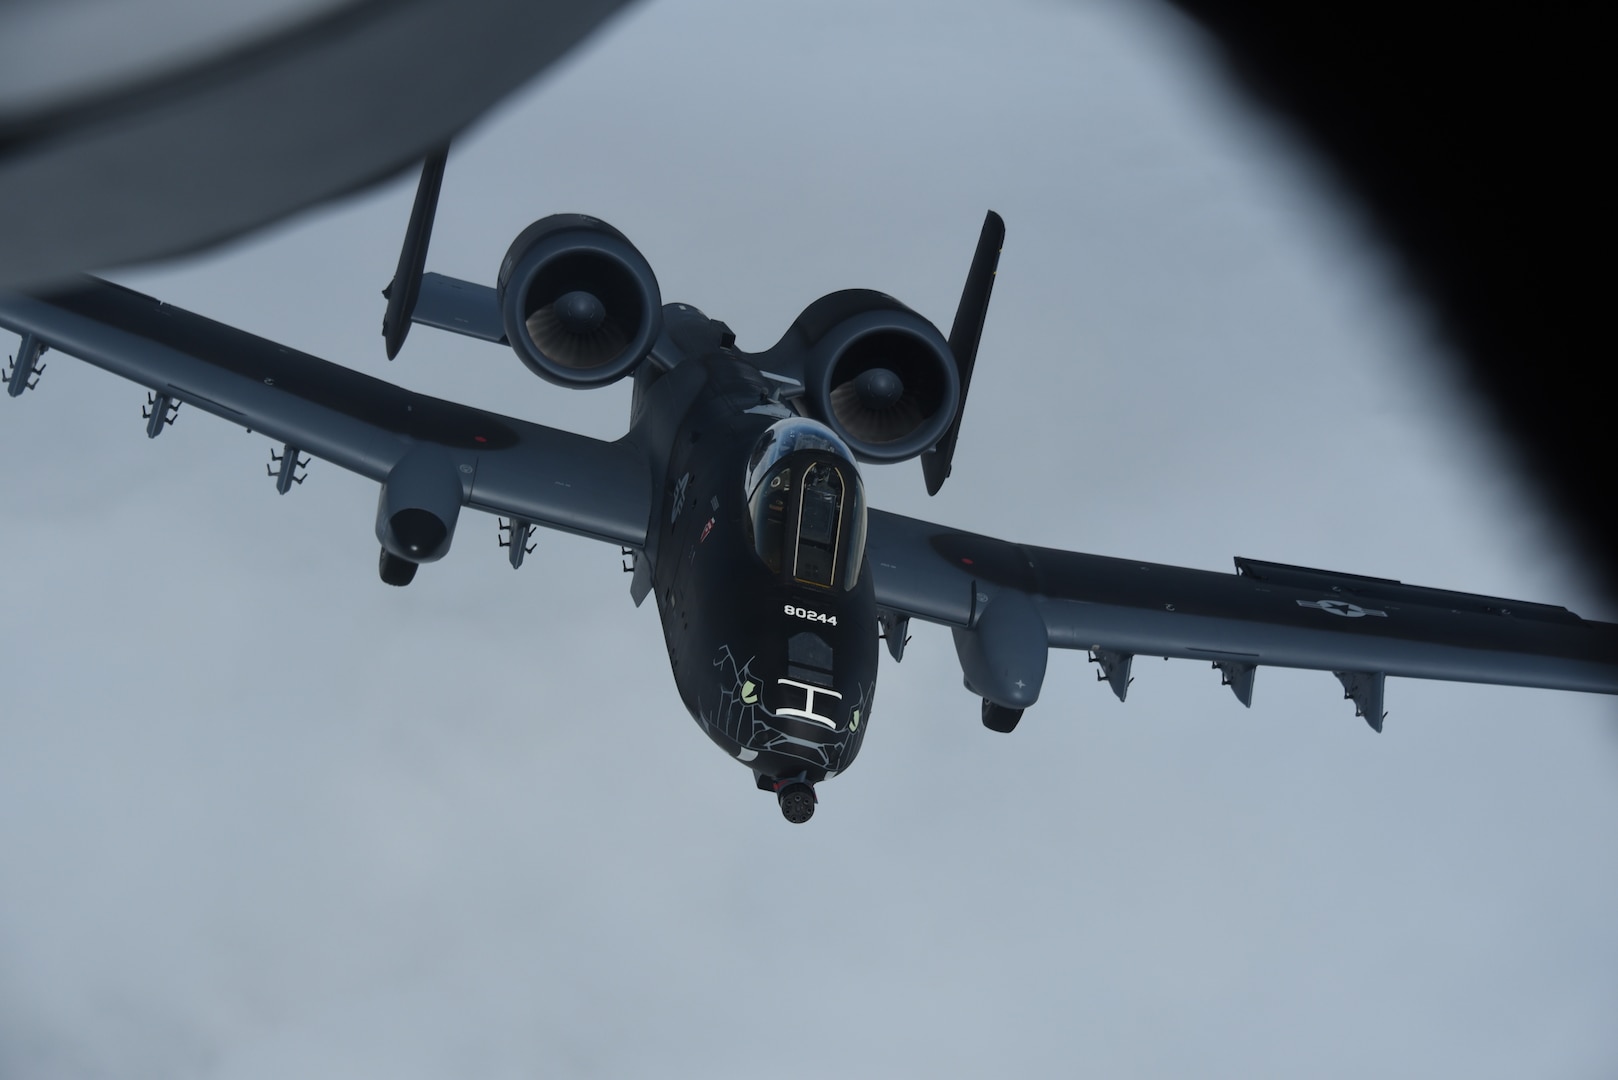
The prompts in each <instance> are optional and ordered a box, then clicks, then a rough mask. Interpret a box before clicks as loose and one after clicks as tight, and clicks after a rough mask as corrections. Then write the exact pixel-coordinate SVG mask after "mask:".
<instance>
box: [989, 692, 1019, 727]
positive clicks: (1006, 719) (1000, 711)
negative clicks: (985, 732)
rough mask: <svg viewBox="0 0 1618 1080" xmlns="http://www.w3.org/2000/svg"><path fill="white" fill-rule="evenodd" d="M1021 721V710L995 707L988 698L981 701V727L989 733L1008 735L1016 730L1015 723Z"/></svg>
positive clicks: (1000, 706) (1001, 706)
mask: <svg viewBox="0 0 1618 1080" xmlns="http://www.w3.org/2000/svg"><path fill="white" fill-rule="evenodd" d="M1021 719H1022V710H1021V709H1008V708H1006V706H1004V705H996V704H995V703H994V702H992V701H990V700H989V699H988V698H984V699H983V726H984V727H986V728H988V729H989V730H990V731H1000V732H1008V733H1009V732H1011V731H1014V730H1016V727H1017V721H1019V720H1021Z"/></svg>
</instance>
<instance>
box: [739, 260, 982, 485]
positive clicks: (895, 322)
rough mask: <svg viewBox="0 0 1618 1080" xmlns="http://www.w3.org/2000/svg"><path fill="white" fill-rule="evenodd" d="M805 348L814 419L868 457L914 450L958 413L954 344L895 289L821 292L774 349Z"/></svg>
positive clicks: (892, 457)
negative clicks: (893, 294)
mask: <svg viewBox="0 0 1618 1080" xmlns="http://www.w3.org/2000/svg"><path fill="white" fill-rule="evenodd" d="M800 350H801V359H800V361H799V363H800V364H801V368H800V370H801V371H802V373H803V381H804V391H805V395H806V397H807V399H808V405H809V407H810V409H811V410H812V411H813V413H814V416H815V419H817V420H820V421H821V422H823V423H825V424H826V425H827V426H828V427H830V428H831V429H832V430H833V431H835V432H837V434H838V435H839V436H841V437H842V439H843V440H844V441H845V442H846V443H848V445H849V448H850V449H852V450H853V451H854V453H855V455H856V456H858V457H859V458H860V460H862V461H871V462H884V461H903V460H904V459H905V458H911V457H915V456H916V455H917V454H920V453H922V452H923V451H925V450H930V449H932V447H933V446H934V445H936V444H937V442H938V440H939V439H940V438H942V437H943V435H944V432H945V431H946V430H947V429H948V428H949V425H950V422H951V421H953V420H954V419H955V410H956V408H957V407H958V406H959V404H960V399H961V380H960V374H959V372H958V371H957V370H956V365H955V357H954V354H952V353H951V352H950V348H949V343H948V342H947V341H945V340H944V336H943V335H942V334H940V333H939V332H938V328H937V327H935V326H933V324H932V323H930V322H928V321H927V320H926V319H924V318H922V317H921V316H920V315H918V314H916V313H915V312H914V311H911V310H910V309H909V308H907V307H905V306H904V305H903V304H901V303H899V301H897V300H895V299H893V297H891V296H887V295H885V294H883V293H879V292H873V291H871V290H869V289H847V290H844V291H842V292H835V293H831V294H829V295H827V296H823V297H821V298H820V299H819V300H816V301H815V302H814V303H813V304H810V305H809V306H808V307H807V308H806V309H804V312H803V314H802V315H799V316H798V318H797V320H796V321H795V322H794V323H793V324H792V328H791V329H790V330H788V331H787V335H786V337H785V338H783V339H782V340H781V343H780V344H779V345H777V346H776V347H775V349H773V350H771V351H772V352H775V353H779V352H783V351H784V352H797V351H800ZM781 359H782V360H789V357H786V356H782V357H781ZM781 366H783V367H790V366H793V365H791V364H790V363H786V364H782V365H781Z"/></svg>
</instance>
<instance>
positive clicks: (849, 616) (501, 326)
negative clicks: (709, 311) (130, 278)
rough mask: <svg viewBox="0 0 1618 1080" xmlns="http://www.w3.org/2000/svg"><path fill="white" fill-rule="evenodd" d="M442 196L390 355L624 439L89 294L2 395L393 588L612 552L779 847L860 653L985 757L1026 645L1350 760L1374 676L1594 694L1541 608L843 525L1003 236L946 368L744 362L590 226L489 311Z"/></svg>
mask: <svg viewBox="0 0 1618 1080" xmlns="http://www.w3.org/2000/svg"><path fill="white" fill-rule="evenodd" d="M443 166H444V157H443V155H442V154H439V155H435V156H434V157H433V158H431V159H429V161H428V162H427V164H426V166H425V167H424V169H423V172H422V179H421V184H420V187H419V189H418V191H417V197H416V205H415V207H414V209H413V211H412V214H411V221H410V226H409V229H408V231H407V233H406V238H405V244H404V249H403V251H402V252H401V254H400V258H399V266H398V270H397V272H396V273H395V275H394V278H393V282H392V284H391V285H390V286H389V289H388V290H387V295H388V308H387V313H386V315H385V318H384V322H383V334H384V337H385V339H386V346H387V351H388V355H389V356H390V357H392V356H393V355H395V354H396V353H397V351H398V349H399V347H400V345H401V344H402V343H403V341H404V338H405V334H406V332H407V331H408V329H409V327H410V325H411V324H412V322H415V323H423V324H426V325H429V326H434V327H438V328H439V329H443V330H449V331H454V332H456V333H461V334H467V335H470V336H472V337H476V338H482V339H484V340H487V341H490V342H496V343H499V344H503V345H506V346H508V347H509V348H511V349H512V351H514V352H515V353H516V354H517V357H518V359H520V360H521V361H522V362H523V363H524V364H526V365H527V366H528V367H529V368H530V369H531V370H532V371H533V372H534V373H535V374H536V375H539V376H540V377H541V378H544V379H546V380H548V381H550V382H553V383H557V384H559V385H561V386H564V387H571V388H575V389H582V388H588V387H598V386H603V385H606V384H608V383H612V382H615V381H617V380H618V379H623V378H630V379H633V380H634V393H633V398H632V405H631V410H630V418H629V431H628V433H627V434H626V435H624V436H623V437H622V438H620V439H618V440H617V441H615V442H610V443H609V442H602V441H599V440H596V439H590V438H585V437H583V436H579V435H574V434H571V433H568V432H564V431H558V430H555V429H552V428H548V427H543V426H540V425H537V424H532V423H528V422H525V421H522V420H517V419H513V418H510V417H505V416H499V415H496V414H494V413H489V412H485V411H483V410H480V409H474V408H470V407H467V406H464V405H458V404H455V403H454V402H449V401H442V400H438V399H435V398H430V397H426V396H423V395H420V394H415V393H412V392H410V391H407V390H404V389H401V388H399V387H397V386H394V385H392V384H390V383H386V382H383V381H380V380H378V379H374V378H371V377H369V376H366V375H362V374H360V373H358V372H355V371H353V370H350V369H348V368H345V367H341V366H338V365H336V364H332V363H328V362H327V361H324V360H320V359H317V358H315V357H313V356H309V355H306V354H304V353H300V352H296V351H294V350H291V349H288V348H285V347H282V346H280V345H277V344H275V343H274V342H271V341H267V340H265V339H263V338H259V337H255V336H253V335H251V334H248V333H245V332H243V331H240V330H236V329H233V328H232V327H229V326H225V325H223V324H221V323H217V322H214V321H212V320H209V319H206V318H203V317H202V316H200V315H194V314H192V313H190V312H188V311H183V310H180V309H179V308H175V307H171V306H169V305H166V304H164V303H162V302H160V301H158V300H154V299H152V298H150V297H147V296H143V295H141V294H139V293H136V292H133V291H131V290H129V289H125V288H122V287H120V286H118V285H114V284H110V283H108V282H105V281H100V280H97V279H94V278H82V279H79V280H77V281H75V282H72V283H69V284H67V285H65V286H62V287H59V288H56V289H53V290H50V291H47V292H40V293H36V294H34V295H20V294H13V293H0V325H4V326H6V327H8V328H10V329H11V330H14V331H16V332H18V333H20V334H21V335H22V344H21V348H20V351H19V353H18V355H17V357H16V360H15V362H14V364H13V366H12V369H11V370H10V371H9V372H8V373H7V376H6V378H7V381H8V389H9V390H10V393H11V394H12V395H13V396H16V395H19V394H21V393H22V392H23V391H24V390H25V389H26V388H28V387H30V386H32V385H34V383H35V382H36V381H37V376H38V374H39V372H40V371H42V370H43V365H42V364H41V362H40V356H41V354H42V353H43V352H44V351H45V349H46V348H50V349H54V350H57V351H60V352H63V353H66V354H69V355H72V356H77V357H79V358H81V359H83V360H86V361H88V362H90V363H92V364H95V365H97V366H100V367H103V368H106V369H107V370H109V371H112V372H115V373H117V374H119V375H123V376H124V377H126V378H128V379H131V380H133V381H134V382H137V383H140V384H142V385H143V386H145V387H146V388H147V389H148V390H149V391H150V395H149V400H148V406H147V409H146V411H145V416H146V419H147V433H148V434H149V435H151V436H153V437H155V436H157V435H158V434H160V433H161V432H162V430H163V428H164V427H165V425H166V424H167V423H169V422H170V421H171V420H172V418H173V415H174V411H175V410H176V409H177V408H178V407H179V405H180V404H181V403H184V404H186V405H190V406H192V407H194V408H197V409H201V410H203V411H205V412H210V413H213V414H215V415H216V416H220V417H223V418H225V419H227V420H231V421H234V422H235V423H238V424H241V425H243V426H244V427H248V428H250V429H251V430H253V431H259V432H263V433H265V434H267V435H269V436H271V437H272V438H273V439H275V440H277V441H278V442H280V443H282V444H283V446H282V449H281V451H280V453H279V454H272V468H271V473H272V475H274V476H275V477H276V484H277V487H278V489H279V490H280V491H282V492H283V493H284V492H286V491H287V490H289V489H290V488H291V486H292V484H293V483H295V482H297V480H298V479H299V473H298V470H299V469H301V468H302V467H303V465H304V464H305V463H306V462H307V457H306V455H312V456H315V457H320V458H323V459H326V460H328V461H331V462H334V463H336V464H338V465H341V466H343V467H344V468H348V469H352V470H354V471H355V472H358V473H360V474H362V475H364V476H367V477H370V478H371V479H373V480H376V481H377V482H379V483H380V485H381V495H380V498H379V500H378V504H377V516H376V534H377V538H378V539H379V540H380V541H381V558H380V573H381V577H382V580H383V581H385V582H387V583H389V584H391V585H406V584H408V583H409V582H410V580H411V579H412V578H413V577H414V576H415V574H416V571H417V568H418V567H419V566H420V565H421V564H423V563H430V562H433V561H435V560H437V559H440V558H442V557H443V556H444V554H445V553H446V552H447V551H448V550H449V547H450V541H451V538H452V537H453V535H454V532H455V527H456V523H457V522H458V520H459V517H460V513H461V510H462V508H463V507H471V508H473V509H476V510H482V511H485V512H487V513H490V514H496V515H500V516H502V517H503V518H505V519H506V520H505V521H504V522H502V526H501V529H502V533H503V534H504V540H503V541H502V542H503V543H504V544H505V545H506V546H507V547H508V548H509V557H510V561H511V564H512V565H513V566H520V565H521V563H522V560H523V555H524V553H525V551H526V550H527V546H528V541H529V538H530V536H531V534H532V532H533V530H534V529H535V528H536V527H538V526H546V527H549V528H554V529H563V530H566V531H569V532H573V533H577V534H579V535H582V536H587V537H592V538H595V539H598V540H602V541H605V542H608V543H612V544H617V545H620V546H621V547H622V548H623V549H624V551H625V554H626V556H627V557H629V558H631V559H633V577H632V579H631V595H632V596H633V598H634V600H635V603H636V604H637V605H638V604H640V603H641V602H642V601H644V600H645V598H646V597H647V596H651V597H653V598H654V600H655V602H656V605H657V610H658V614H659V615H660V617H661V618H662V621H663V633H664V638H665V640H666V642H667V644H668V651H669V664H670V666H671V667H672V668H673V671H674V680H675V684H676V685H677V686H678V688H679V692H680V696H681V698H682V699H683V700H684V702H685V705H686V708H687V709H689V710H690V712H691V715H692V716H693V717H694V718H695V719H696V721H697V723H698V725H699V726H701V728H702V729H703V731H705V732H706V733H707V734H708V736H709V737H710V738H711V739H713V741H714V742H715V743H717V744H718V745H719V746H720V747H721V748H722V749H723V750H724V751H725V752H726V753H728V754H730V755H731V756H732V757H734V758H735V759H736V760H737V761H739V762H741V763H742V764H743V765H745V766H747V768H748V769H750V770H751V771H752V772H753V774H754V777H755V779H756V781H757V785H758V787H759V788H761V789H763V790H767V791H773V792H775V794H776V796H777V798H778V801H779V804H780V807H781V811H782V813H783V814H784V815H785V816H786V818H787V819H788V820H789V821H794V822H802V821H806V820H808V819H809V817H810V816H811V815H812V814H813V812H814V807H815V802H816V794H815V785H816V784H818V783H820V782H821V781H823V780H827V779H830V778H831V777H833V776H835V775H836V774H838V773H840V772H842V771H843V770H845V769H847V768H848V767H849V766H850V765H851V764H853V762H854V759H855V757H856V755H857V754H858V753H859V749H860V744H861V742H862V741H863V740H864V738H865V735H866V732H867V731H868V730H869V728H870V724H871V720H872V712H873V706H874V703H875V694H876V676H877V658H878V652H879V649H880V647H881V645H880V642H882V641H883V640H884V639H885V641H886V644H887V649H888V652H889V653H890V654H891V655H892V656H893V658H894V659H895V660H896V661H897V660H899V659H901V658H902V656H903V654H904V648H905V642H906V636H907V628H908V625H909V621H910V620H911V619H923V620H926V621H929V622H934V623H939V624H942V625H945V626H948V627H950V628H951V630H952V631H953V634H954V639H955V648H956V652H957V654H958V656H959V659H960V663H961V670H962V673H963V675H964V678H965V684H966V687H967V688H968V689H969V690H970V691H971V692H972V693H973V694H975V695H977V696H978V697H980V698H981V699H982V717H983V723H984V725H985V726H986V727H988V728H990V729H992V730H994V731H1000V732H1009V731H1011V730H1012V729H1013V728H1015V727H1016V725H1017V722H1018V720H1019V719H1020V718H1021V716H1022V713H1023V710H1025V709H1027V708H1028V707H1029V706H1031V705H1033V704H1034V703H1035V701H1036V700H1037V699H1038V697H1039V692H1040V686H1041V683H1042V682H1043V680H1044V676H1045V666H1046V659H1047V655H1048V652H1049V650H1050V649H1051V648H1052V647H1056V648H1066V649H1084V650H1087V651H1088V653H1089V658H1090V659H1091V660H1092V661H1093V662H1095V663H1096V664H1097V665H1098V666H1099V669H1100V670H1099V675H1098V677H1099V678H1100V679H1102V680H1105V681H1106V682H1107V683H1108V684H1109V685H1110V686H1111V688H1112V690H1113V692H1114V693H1116V694H1117V696H1118V697H1119V698H1120V699H1123V698H1124V696H1125V694H1126V693H1127V691H1128V688H1129V682H1130V664H1131V661H1132V659H1133V658H1134V657H1135V656H1137V655H1150V656H1164V657H1177V658H1185V659H1194V660H1202V661H1204V662H1207V663H1211V664H1212V665H1213V667H1215V668H1217V669H1218V670H1219V671H1220V673H1221V676H1222V682H1223V683H1224V684H1225V685H1228V686H1229V687H1231V689H1232V690H1233V691H1234V692H1235V694H1236V696H1237V698H1239V699H1240V700H1241V702H1242V703H1243V704H1244V705H1250V704H1251V701H1252V694H1253V681H1254V673H1255V672H1256V670H1257V669H1258V668H1259V667H1261V666H1264V665H1273V666H1281V667H1294V668H1310V669H1316V670H1322V671H1329V672H1332V673H1333V674H1334V675H1335V676H1336V677H1337V679H1338V681H1339V682H1340V683H1341V684H1342V688H1343V690H1344V695H1345V697H1347V698H1348V699H1350V700H1352V701H1353V703H1354V708H1355V712H1356V715H1359V716H1363V717H1364V718H1365V720H1366V721H1367V723H1369V725H1370V726H1371V727H1372V728H1373V729H1375V730H1377V731H1380V730H1381V729H1382V720H1383V717H1384V712H1383V685H1384V680H1385V679H1386V677H1387V676H1389V675H1401V676H1407V677H1415V678H1428V679H1450V680H1458V681H1466V682H1479V683H1503V684H1511V685H1521V686H1537V687H1547V688H1553V689H1563V690H1582V691H1591V692H1597V693H1609V694H1611V693H1618V625H1615V624H1611V623H1601V622H1593V621H1589V620H1585V619H1581V618H1579V617H1578V616H1577V615H1575V614H1573V613H1572V612H1570V611H1568V610H1566V609H1565V608H1560V607H1552V606H1548V605H1543V604H1532V603H1520V602H1517V601H1510V600H1500V599H1496V598H1492V597H1486V596H1475V595H1470V594H1465V593H1455V592H1448V591H1443V590H1438V589H1426V588H1418V587H1414V586H1409V585H1404V584H1401V583H1400V582H1398V581H1393V580H1389V579H1385V578H1370V577H1358V576H1354V575H1352V574H1340V573H1332V572H1328V571H1323V570H1311V569H1306V568H1304V567H1299V566H1289V565H1282V564H1277V563H1267V562H1258V561H1254V560H1250V559H1241V558H1238V559H1237V560H1236V569H1237V572H1236V573H1235V574H1219V573H1213V572H1209V571H1203V570H1191V569H1183V568H1180V567H1173V566H1161V565H1154V564H1149V563H1141V562H1138V561H1134V560H1129V559H1116V558H1105V557H1102V556H1097V555H1085V554H1079V553H1076V552H1070V551H1058V550H1053V549H1049V548H1037V547H1030V546H1025V545H1019V544H1015V543H1010V542H1007V541H1004V540H998V539H995V538H992V537H988V536H981V535H978V534H975V533H969V532H962V531H960V530H957V529H952V528H946V527H943V526H939V525H933V524H929V523H927V522H924V521H918V520H915V519H912V518H907V517H900V516H898V515H895V514H888V513H884V512H882V511H880V510H876V509H871V508H868V507H867V506H866V503H865V496H864V492H863V489H862V486H861V482H860V466H861V465H862V464H870V463H887V462H897V461H903V460H906V459H909V458H915V457H920V458H921V463H922V470H923V473H924V475H925V478H926V482H927V487H928V491H929V492H930V493H935V492H937V491H938V489H939V487H940V486H941V485H942V484H943V483H944V480H945V479H946V478H947V477H948V475H949V472H950V462H951V458H952V456H953V453H954V449H955V444H956V437H957V433H958V431H959V429H960V423H961V414H962V407H963V404H964V402H965V399H966V393H967V388H968V385H969V383H970V380H971V377H972V369H973V364H974V361H975V356H976V353H977V343H978V339H979V336H980V332H981V330H982V326H983V320H984V316H985V312H986V310H987V307H988V301H989V294H990V290H991V286H992V284H993V280H994V270H995V266H996V263H997V261H998V259H999V252H1000V246H1001V240H1002V238H1003V236H1004V226H1003V225H1002V223H1001V221H1000V219H999V217H998V216H997V215H995V214H993V213H991V214H989V215H988V218H987V220H986V221H985V223H984V226H983V231H982V234H981V237H980V239H979V242H978V247H977V251H976V254H975V256H974V258H973V261H972V264H971V267H970V270H969V273H968V276H967V282H966V288H965V291H964V293H963V295H962V297H961V302H960V306H959V309H958V310H957V312H956V316H955V322H954V325H953V328H952V329H951V332H950V334H949V336H948V338H946V337H945V336H944V335H943V334H941V333H940V332H939V331H938V330H937V329H936V328H935V327H934V326H933V325H932V324H931V323H930V322H928V321H927V320H926V319H924V318H923V317H922V316H920V315H918V314H916V313H915V312H914V311H912V310H910V309H909V308H907V307H905V306H904V305H903V304H901V303H900V302H898V301H897V300H895V299H893V298H892V297H889V296H886V295H884V294H882V293H878V292H872V291H867V290H845V291H842V292H835V293H832V294H830V295H828V296H823V297H821V298H820V299H819V300H816V301H815V302H814V303H812V304H810V305H809V306H808V307H807V308H806V309H805V310H804V311H803V313H802V314H801V315H799V316H798V318H797V320H796V321H795V322H793V324H792V325H791V326H790V327H789V328H788V329H787V332H786V334H785V335H784V336H783V337H782V338H781V340H780V341H779V342H778V343H777V344H775V345H774V346H773V347H771V348H769V349H767V350H765V351H763V352H761V353H746V352H743V351H741V350H739V349H737V348H736V347H735V340H734V336H733V335H732V334H731V332H730V330H729V328H728V327H726V325H725V324H724V323H723V322H721V321H719V320H717V319H713V318H710V317H708V316H707V315H705V314H703V313H702V312H701V311H699V310H698V309H696V308H695V307H691V306H689V305H686V304H679V303H674V304H667V305H665V304H664V303H663V302H662V299H661V297H660V295H659V291H658V285H657V279H656V278H655V277H654V276H653V274H652V270H651V268H650V267H649V266H648V265H647V263H646V261H645V260H644V259H643V258H642V257H641V255H640V253H639V252H638V251H637V250H636V249H635V248H634V247H633V246H632V245H631V244H630V242H629V241H628V240H627V239H626V238H625V237H624V236H623V235H622V234H621V233H619V232H618V231H617V230H616V229H614V228H612V227H611V226H609V225H607V224H606V223H604V222H601V221H598V220H596V219H594V218H590V217H584V216H580V215H573V214H564V215H556V216H552V217H547V218H545V219H543V220H541V221H537V222H535V223H534V224H533V225H531V226H529V227H528V228H527V229H524V230H523V231H522V232H521V233H520V234H519V235H518V236H517V238H516V239H515V240H514V241H513V242H512V244H511V247H510V249H509V250H508V251H507V252H506V255H505V258H504V260H503V261H502V262H501V263H500V268H499V272H498V274H497V275H496V277H495V284H494V286H493V287H488V286H484V285H477V284H472V283H469V282H465V281H458V280H455V279H453V278H448V277H443V276H440V275H437V274H423V268H424V265H425V257H426V249H427V240H428V237H429V235H430V232H431V224H432V218H433V212H434V208H435V206H436V203H437V196H438V190H439V186H440V183H441V181H442V176H443Z"/></svg>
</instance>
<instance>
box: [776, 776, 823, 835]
mask: <svg viewBox="0 0 1618 1080" xmlns="http://www.w3.org/2000/svg"><path fill="white" fill-rule="evenodd" d="M775 798H776V801H778V802H779V803H780V804H781V816H782V817H784V818H786V819H787V820H788V821H790V822H792V824H794V825H802V824H803V823H804V822H806V821H808V820H809V819H810V818H812V817H814V816H815V789H814V788H812V787H810V786H809V785H808V784H806V783H804V782H803V781H802V780H794V781H793V782H792V783H790V784H787V785H786V786H785V787H783V788H782V789H781V790H780V791H777V792H776V793H775Z"/></svg>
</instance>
